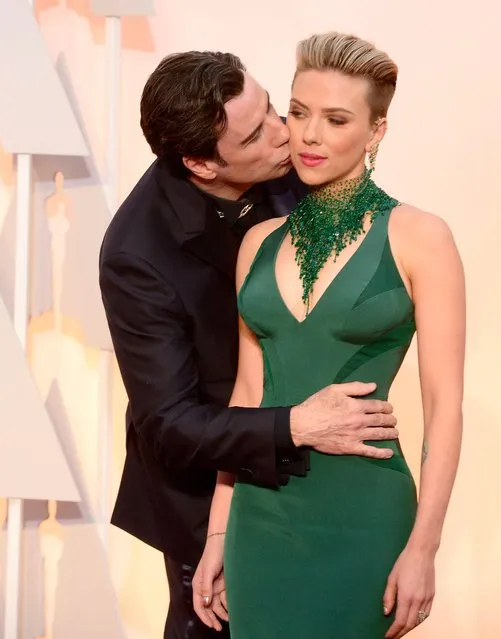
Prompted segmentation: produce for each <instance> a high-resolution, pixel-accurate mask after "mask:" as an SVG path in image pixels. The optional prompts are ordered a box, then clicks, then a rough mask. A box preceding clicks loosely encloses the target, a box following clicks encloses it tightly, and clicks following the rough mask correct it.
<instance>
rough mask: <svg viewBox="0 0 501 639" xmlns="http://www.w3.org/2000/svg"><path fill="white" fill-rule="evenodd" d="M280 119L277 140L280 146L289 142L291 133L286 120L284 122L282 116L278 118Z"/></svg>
mask: <svg viewBox="0 0 501 639" xmlns="http://www.w3.org/2000/svg"><path fill="white" fill-rule="evenodd" d="M278 120H279V124H278V130H277V136H276V140H277V144H278V146H282V145H283V144H287V142H288V141H289V138H290V133H289V129H288V128H287V125H286V124H284V122H282V120H281V119H280V118H278Z"/></svg>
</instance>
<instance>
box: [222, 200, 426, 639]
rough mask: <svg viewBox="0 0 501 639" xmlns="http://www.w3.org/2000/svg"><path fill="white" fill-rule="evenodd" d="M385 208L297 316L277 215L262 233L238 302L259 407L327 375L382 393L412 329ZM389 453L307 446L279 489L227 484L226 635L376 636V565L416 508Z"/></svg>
mask: <svg viewBox="0 0 501 639" xmlns="http://www.w3.org/2000/svg"><path fill="white" fill-rule="evenodd" d="M388 219H389V212H386V214H384V215H380V216H378V217H377V218H376V219H375V220H374V222H373V223H372V226H371V227H370V229H369V230H368V232H367V234H366V235H365V237H364V239H363V241H362V243H361V244H360V245H359V247H358V248H357V251H356V253H355V254H354V255H353V256H352V257H351V259H350V260H349V261H348V263H347V264H346V265H345V266H344V267H343V268H342V270H341V271H340V272H339V273H338V275H337V276H336V278H335V279H334V280H333V282H332V283H331V284H330V286H329V288H328V289H327V290H326V292H325V293H324V295H323V296H322V297H321V298H320V300H319V301H318V302H317V304H316V305H315V306H314V307H313V309H312V310H311V312H310V314H309V315H308V316H307V317H306V319H305V320H304V321H301V322H299V321H297V320H296V319H295V318H294V316H293V315H292V314H291V313H290V311H289V310H288V309H287V307H286V306H285V305H284V302H283V299H282V297H281V295H280V291H279V290H278V287H277V283H276V279H275V261H276V256H277V253H278V250H279V248H280V245H281V243H282V240H283V238H284V237H285V235H286V233H287V231H288V230H289V229H288V222H285V223H284V225H283V226H281V227H280V228H278V229H276V230H275V231H274V232H272V233H271V234H270V235H269V236H268V237H267V238H266V239H265V240H264V242H263V243H262V245H261V247H260V249H259V251H258V253H257V255H256V257H255V259H254V262H253V264H252V267H251V269H250V272H249V274H248V276H247V278H246V280H245V282H244V284H243V286H242V288H241V290H240V293H239V309H240V313H241V315H242V317H243V318H244V319H245V321H246V322H247V324H248V326H249V327H250V328H251V329H252V330H253V331H254V333H255V334H256V336H257V337H258V339H259V342H260V345H261V348H262V351H263V356H264V396H263V401H262V406H264V407H270V406H289V405H295V404H298V403H300V402H302V401H303V400H304V399H306V398H307V397H309V396H310V395H312V394H313V393H315V392H316V391H318V390H320V389H321V388H323V387H324V386H327V385H328V384H331V383H343V382H350V381H365V382H370V381H371V382H372V381H374V382H376V383H377V385H378V387H377V390H376V392H375V393H374V394H373V395H372V397H376V398H380V399H387V397H388V392H389V389H390V386H391V384H392V382H393V379H394V378H395V376H396V374H397V372H398V370H399V368H400V365H401V363H402V360H403V359H404V356H405V354H406V352H407V350H408V348H409V345H410V343H411V340H412V338H413V335H414V333H415V322H414V306H413V303H412V301H411V299H410V298H409V295H408V294H407V292H406V289H405V287H404V284H403V282H402V279H401V277H400V275H399V272H398V270H397V268H396V265H395V262H394V260H393V257H392V253H391V250H390V246H389V242H388ZM373 444H374V445H378V446H382V447H391V448H392V449H393V450H394V451H395V454H394V456H393V457H392V458H391V459H390V460H375V459H369V458H365V457H359V456H354V455H348V456H329V455H324V454H320V453H317V452H314V451H312V452H311V458H310V463H311V469H310V471H309V472H308V474H307V476H306V477H294V476H293V477H291V478H290V481H289V483H288V484H287V485H285V486H282V487H280V488H279V489H270V488H263V487H258V486H253V485H250V484H244V483H237V484H236V485H235V490H234V495H233V501H232V505H231V512H230V518H229V522H228V528H227V534H226V542H225V558H224V566H225V578H226V587H227V595H228V610H229V615H230V632H231V637H232V639H383V637H384V635H385V633H386V631H387V630H388V628H389V627H390V625H391V623H392V620H393V616H391V617H386V616H385V615H384V613H383V593H384V590H385V586H386V581H387V578H388V575H389V573H390V571H391V569H392V567H393V565H394V563H395V561H396V559H397V557H398V555H399V554H400V552H401V551H402V550H403V548H404V546H405V544H406V542H407V540H408V537H409V534H410V532H411V529H412V526H413V523H414V519H415V514H416V488H415V484H414V481H413V478H412V476H411V473H410V471H409V468H408V466H407V463H406V461H405V459H404V457H403V454H402V451H401V448H400V446H399V444H398V442H394V441H391V442H388V441H387V442H377V443H374V442H373Z"/></svg>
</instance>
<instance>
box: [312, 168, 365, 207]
mask: <svg viewBox="0 0 501 639" xmlns="http://www.w3.org/2000/svg"><path fill="white" fill-rule="evenodd" d="M370 175H371V174H370V172H369V171H368V169H366V168H364V170H363V171H362V173H361V174H360V175H357V176H356V177H352V178H348V179H342V180H333V181H332V182H328V183H327V184H321V185H319V186H316V187H315V186H314V187H312V188H311V192H312V194H313V195H314V197H315V198H317V199H319V200H330V201H332V200H338V201H339V202H346V201H347V200H349V199H351V198H352V197H353V196H354V195H355V194H356V193H358V192H359V191H360V190H361V189H362V188H363V186H364V185H365V184H366V183H367V182H368V181H369V179H370Z"/></svg>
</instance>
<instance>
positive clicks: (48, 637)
mask: <svg viewBox="0 0 501 639" xmlns="http://www.w3.org/2000/svg"><path fill="white" fill-rule="evenodd" d="M56 514H57V501H49V502H48V515H49V516H48V517H47V519H44V521H42V523H41V524H40V526H39V527H38V534H39V538H40V554H41V557H42V563H43V603H44V634H43V635H42V636H41V637H38V638H37V639H53V637H54V635H53V630H54V617H55V612H56V595H57V584H58V579H59V562H60V560H61V557H62V554H63V546H64V527H63V526H62V525H61V524H60V523H59V522H58V521H57V519H56Z"/></svg>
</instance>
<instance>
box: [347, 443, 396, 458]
mask: <svg viewBox="0 0 501 639" xmlns="http://www.w3.org/2000/svg"><path fill="white" fill-rule="evenodd" d="M353 455H360V457H372V458H373V459H389V458H390V457H393V451H392V450H391V448H377V447H376V446H368V445H367V444H359V445H358V446H357V447H356V449H355V450H354V451H353Z"/></svg>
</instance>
